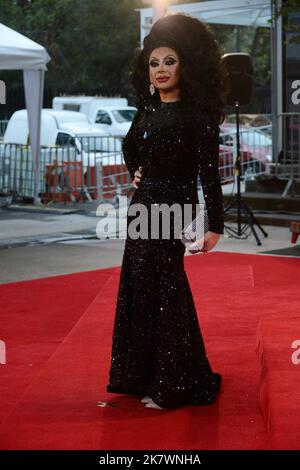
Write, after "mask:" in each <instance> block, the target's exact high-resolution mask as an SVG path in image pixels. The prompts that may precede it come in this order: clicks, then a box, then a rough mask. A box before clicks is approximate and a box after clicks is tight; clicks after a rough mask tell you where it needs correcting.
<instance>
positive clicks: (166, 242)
mask: <svg viewBox="0 0 300 470" xmlns="http://www.w3.org/2000/svg"><path fill="white" fill-rule="evenodd" d="M123 153H124V159H125V163H126V166H127V168H128V171H129V173H130V175H131V177H132V179H133V178H134V172H135V171H136V170H137V169H138V167H139V166H143V176H142V179H141V182H140V184H139V187H138V188H137V189H135V190H134V194H133V197H132V199H131V202H130V206H131V205H132V204H135V203H142V204H144V205H145V206H146V207H148V208H150V206H151V205H152V204H163V203H166V204H170V205H172V204H174V203H177V204H180V205H181V206H183V205H184V204H187V203H190V204H192V206H193V216H195V212H194V208H195V207H196V204H197V203H199V200H198V195H197V177H198V175H199V177H200V180H201V184H202V188H203V193H204V197H205V203H206V208H207V212H208V218H209V228H210V230H211V231H213V232H216V233H223V229H224V221H223V195H222V189H221V182H220V177H219V169H218V163H219V127H218V125H217V123H216V122H215V121H214V120H213V119H212V118H211V117H209V116H206V115H204V114H203V113H201V112H199V110H197V109H194V108H193V109H192V108H191V107H188V106H187V105H186V104H184V102H182V101H176V102H172V103H163V102H161V103H159V104H158V105H157V106H155V107H154V108H151V107H150V108H149V107H148V108H143V107H140V108H139V109H138V111H137V113H136V115H135V117H134V120H133V122H132V125H131V127H130V129H129V132H128V133H127V135H126V137H125V138H124V140H123ZM129 208H130V207H129ZM149 212H150V210H149ZM133 218H134V217H133V216H132V215H129V214H128V215H127V227H128V224H129V223H130V221H131V220H132V219H133ZM175 223H176V222H175V219H174V218H172V217H171V226H172V227H173V224H175ZM149 224H150V225H151V221H150V220H149ZM170 233H171V236H170V238H169V239H164V238H162V237H161V236H160V235H161V234H159V237H158V238H156V239H152V238H145V239H142V238H137V239H132V238H130V237H129V236H128V234H127V239H126V241H125V249H124V253H123V259H122V266H121V274H120V281H119V288H118V295H117V302H116V312H115V320H114V329H113V338H112V351H111V366H110V371H109V383H108V385H107V387H106V389H107V391H108V392H113V393H125V394H132V395H138V396H142V397H145V396H149V397H151V398H152V400H153V401H154V402H155V403H156V404H157V405H159V406H160V407H162V408H178V407H181V406H184V405H208V404H210V403H213V402H214V401H215V399H216V397H217V394H218V391H219V389H220V386H221V375H220V374H219V373H214V372H213V371H212V369H211V366H210V363H209V361H208V358H207V355H206V350H205V346H204V341H203V338H202V334H201V330H200V326H199V323H198V318H197V312H196V308H195V304H194V300H193V296H192V292H191V289H190V285H189V282H188V278H187V275H186V272H185V269H184V252H185V247H184V245H183V244H182V243H181V241H180V240H179V239H176V238H174V236H172V233H173V231H172V229H171V230H170Z"/></svg>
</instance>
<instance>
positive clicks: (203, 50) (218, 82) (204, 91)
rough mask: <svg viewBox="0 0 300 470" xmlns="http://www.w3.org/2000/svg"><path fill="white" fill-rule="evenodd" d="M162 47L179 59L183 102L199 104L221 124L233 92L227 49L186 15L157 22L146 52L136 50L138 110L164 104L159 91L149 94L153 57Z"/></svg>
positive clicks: (146, 41) (133, 68)
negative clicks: (225, 55)
mask: <svg viewBox="0 0 300 470" xmlns="http://www.w3.org/2000/svg"><path fill="white" fill-rule="evenodd" d="M162 46H166V47H170V48H172V49H173V50H175V51H176V52H177V54H178V56H179V59H180V78H179V88H180V99H181V100H184V101H185V102H186V103H190V104H191V105H195V104H197V105H198V106H199V107H200V108H201V109H202V110H203V111H204V112H205V113H208V114H210V115H211V116H213V117H214V118H215V119H216V120H217V121H218V123H219V124H221V123H222V122H223V121H224V119H225V112H224V108H225V105H226V97H227V93H228V92H229V75H228V72H227V70H226V68H225V65H224V64H223V61H222V54H223V49H222V48H221V47H220V46H219V44H218V42H217V41H216V40H215V39H214V37H213V35H212V33H211V31H210V30H209V28H208V26H207V25H206V24H205V23H203V22H202V21H200V20H198V19H197V18H193V17H192V16H190V15H188V14H186V13H171V14H169V15H167V16H165V17H163V18H160V19H159V20H157V21H156V22H155V23H154V25H153V26H152V29H151V31H150V33H149V34H148V35H147V36H146V37H145V39H144V41H143V48H141V47H136V48H135V49H134V53H133V60H132V64H131V70H130V80H131V83H132V85H133V87H134V89H135V92H136V94H137V99H138V106H139V105H142V106H148V105H149V104H152V105H155V104H156V103H157V102H158V101H159V100H160V96H159V92H158V90H157V89H156V91H155V93H154V94H153V95H150V93H149V85H150V81H149V57H150V54H151V52H152V51H153V49H155V48H157V47H162Z"/></svg>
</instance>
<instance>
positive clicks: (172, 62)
mask: <svg viewBox="0 0 300 470" xmlns="http://www.w3.org/2000/svg"><path fill="white" fill-rule="evenodd" d="M176 62H178V60H175V59H167V60H166V65H173V64H176ZM149 65H150V66H151V67H156V66H157V65H158V62H157V61H156V60H151V61H150V62H149Z"/></svg>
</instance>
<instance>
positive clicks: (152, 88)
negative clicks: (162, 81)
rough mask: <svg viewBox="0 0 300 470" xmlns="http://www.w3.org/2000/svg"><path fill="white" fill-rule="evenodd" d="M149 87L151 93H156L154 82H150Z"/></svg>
mask: <svg viewBox="0 0 300 470" xmlns="http://www.w3.org/2000/svg"><path fill="white" fill-rule="evenodd" d="M149 89H150V94H151V95H154V93H155V87H154V85H153V83H152V82H151V83H150V87H149Z"/></svg>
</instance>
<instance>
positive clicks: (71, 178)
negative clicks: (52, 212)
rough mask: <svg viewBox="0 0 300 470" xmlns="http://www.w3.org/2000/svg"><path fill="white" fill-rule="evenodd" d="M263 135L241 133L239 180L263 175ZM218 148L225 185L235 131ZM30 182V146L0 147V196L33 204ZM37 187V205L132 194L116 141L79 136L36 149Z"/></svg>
mask: <svg viewBox="0 0 300 470" xmlns="http://www.w3.org/2000/svg"><path fill="white" fill-rule="evenodd" d="M253 129H255V135H254V134H253ZM269 135H270V126H264V127H260V128H250V129H249V130H248V129H247V130H245V131H242V132H241V135H240V140H241V142H242V146H241V167H242V175H241V176H242V178H249V177H251V178H253V177H255V176H256V175H258V174H262V173H263V172H265V170H266V161H267V160H268V159H269V158H271V157H270V156H269V152H271V148H272V146H271V144H270V142H271V140H270V138H269V139H268V138H266V136H269ZM220 144H221V145H220V160H219V161H220V165H219V171H220V177H221V182H222V183H226V182H228V181H231V180H233V179H234V164H235V158H236V136H235V131H234V130H232V131H231V132H227V133H221V134H220ZM263 144H268V145H263ZM269 144H270V145H269ZM34 181H35V180H34V171H33V162H32V155H31V149H30V146H25V145H19V144H4V143H0V191H1V192H2V193H5V194H10V195H13V197H14V196H18V197H25V198H33V197H34V184H35V183H34ZM39 181H40V196H41V198H42V200H43V202H49V201H73V202H76V201H80V200H90V201H91V200H93V199H97V200H98V201H107V202H108V201H110V202H111V201H114V200H116V198H117V197H118V196H120V195H122V194H127V192H128V189H130V188H132V184H131V178H130V175H129V173H128V171H127V168H126V165H125V163H124V158H123V154H122V137H121V136H119V137H118V136H116V137H112V136H95V137H90V136H89V137H85V136H82V137H76V138H75V139H69V140H68V141H67V142H66V144H65V145H61V146H53V147H41V152H40V168H39Z"/></svg>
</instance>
